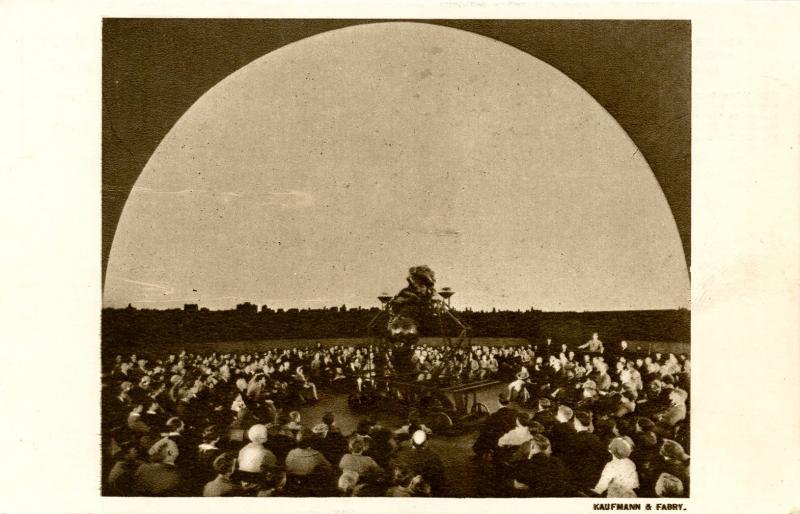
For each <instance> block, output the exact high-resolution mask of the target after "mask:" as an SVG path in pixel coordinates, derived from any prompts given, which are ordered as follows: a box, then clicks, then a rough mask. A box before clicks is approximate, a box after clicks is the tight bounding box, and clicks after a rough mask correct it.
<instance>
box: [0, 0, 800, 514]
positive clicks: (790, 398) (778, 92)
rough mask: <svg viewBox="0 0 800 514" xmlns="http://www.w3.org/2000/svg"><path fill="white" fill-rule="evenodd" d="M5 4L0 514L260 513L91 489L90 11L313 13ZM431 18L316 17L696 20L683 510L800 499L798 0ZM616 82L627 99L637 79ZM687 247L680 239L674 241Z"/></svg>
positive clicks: (393, 13)
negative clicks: (687, 483) (688, 451)
mask: <svg viewBox="0 0 800 514" xmlns="http://www.w3.org/2000/svg"><path fill="white" fill-rule="evenodd" d="M3 9H8V7H4V8H3ZM10 9H11V10H12V12H13V15H12V16H8V17H4V30H3V33H4V35H3V38H4V39H3V41H4V43H3V46H2V48H3V52H4V54H5V55H4V57H5V59H4V61H5V62H8V63H11V66H12V68H11V70H10V71H11V72H10V73H9V74H8V77H9V79H7V80H6V81H5V84H4V92H5V94H4V95H3V96H4V99H3V101H4V102H8V104H9V107H8V109H4V110H5V111H6V112H9V113H11V114H10V116H8V119H7V121H11V123H6V124H4V134H3V136H4V137H3V141H4V144H8V146H9V151H8V152H4V154H5V156H4V157H6V158H9V157H10V160H9V163H8V164H9V165H8V166H5V167H6V169H8V170H10V172H9V173H8V175H7V176H8V180H7V181H6V182H7V183H4V190H5V191H7V202H6V203H5V205H4V207H5V208H6V209H8V213H7V215H6V216H4V224H5V228H6V233H8V234H10V235H11V238H10V239H11V241H13V244H11V245H9V248H8V249H7V251H6V255H5V256H4V259H6V260H7V266H5V269H6V270H8V271H6V273H7V274H8V275H7V278H6V282H7V283H9V284H12V288H13V289H14V290H15V294H13V295H9V296H8V297H7V300H6V301H5V302H4V308H5V309H7V312H6V313H5V314H7V316H8V319H9V320H10V324H9V325H8V334H9V335H8V343H7V350H6V351H7V359H6V362H5V363H4V364H5V365H6V366H5V367H4V368H7V369H4V370H3V374H2V377H3V378H2V382H1V383H2V386H3V394H4V397H5V398H8V399H9V400H10V404H9V406H8V407H7V412H8V416H6V417H4V418H5V420H6V421H5V422H4V425H5V426H4V431H5V430H6V429H8V430H9V432H8V435H7V437H6V439H7V441H8V442H9V443H10V445H9V455H8V460H7V462H8V463H9V465H8V466H5V467H4V470H3V476H2V479H3V480H2V481H3V483H4V486H3V487H4V490H3V494H2V497H3V500H2V505H0V507H2V510H4V511H9V512H66V511H69V512H72V511H87V512H140V511H142V510H145V509H147V510H150V511H153V512H184V511H185V512H206V511H208V512H219V511H220V510H223V509H236V510H238V511H245V512H248V511H260V510H263V509H264V508H266V507H265V505H266V504H265V503H264V500H258V499H253V500H244V499H236V500H230V499H219V500H215V499H202V500H201V499H196V498H194V499H193V498H185V499H165V500H146V499H122V498H101V497H100V496H99V491H98V485H97V484H98V477H99V469H98V463H99V460H100V459H99V445H98V442H99V438H98V434H97V430H98V428H97V427H98V419H99V401H98V399H99V391H98V380H97V377H98V376H99V368H100V363H99V356H98V352H97V347H98V344H97V343H98V334H99V321H98V319H97V312H99V310H100V306H101V295H100V291H101V272H100V267H101V266H100V263H98V262H97V259H96V257H95V256H97V255H99V254H101V244H100V241H101V235H100V233H101V231H100V205H99V199H100V198H101V192H100V139H101V136H100V134H101V131H100V93H101V80H100V77H101V59H100V33H101V19H102V17H104V16H111V17H137V16H138V17H219V18H221V17H231V16H236V17H251V18H264V17H270V18H273V17H274V18H296V17H299V16H309V13H310V12H311V11H310V10H309V9H310V8H305V9H300V8H298V7H294V8H290V7H287V6H276V5H266V6H257V5H253V4H241V5H235V4H226V6H225V7H224V8H221V7H220V6H219V5H211V4H207V5H205V6H200V7H195V8H193V9H191V10H187V9H185V8H184V7H178V6H167V7H159V8H155V7H153V6H150V5H147V4H137V3H133V2H130V3H125V4H115V5H113V6H112V7H108V6H102V7H101V6H91V5H86V6H84V7H83V8H81V9H77V10H76V9H75V8H74V7H73V6H67V5H51V6H48V8H44V6H41V7H40V6H36V7H30V6H22V5H19V6H11V7H10ZM432 9H433V8H431V7H425V8H422V7H421V6H417V7H413V6H409V7H405V8H383V7H382V8H378V7H365V6H358V8H355V7H353V6H350V7H343V6H340V7H334V6H330V5H325V6H322V5H319V6H314V10H313V16H314V17H315V18H347V17H352V16H359V17H370V18H393V19H394V18H442V19H446V18H483V17H491V18H529V19H544V18H556V19H558V18H577V19H584V18H597V19H624V18H628V19H642V18H652V19H679V20H691V24H692V25H691V26H692V134H691V137H692V166H691V167H692V179H691V186H692V197H691V198H692V200H691V201H692V211H691V240H692V241H691V249H692V252H691V276H692V293H691V310H692V337H691V339H692V345H693V348H692V365H693V368H694V372H695V376H694V379H695V380H694V383H693V384H692V394H693V404H692V411H693V417H692V423H693V426H692V449H693V450H692V463H693V467H694V469H693V471H694V473H693V479H692V497H691V499H688V500H683V501H682V502H681V503H682V504H683V505H684V507H685V509H686V510H687V511H695V512H765V511H775V512H792V510H793V509H796V508H797V507H798V506H799V505H800V499H798V497H797V494H796V485H797V484H796V479H795V478H794V477H796V476H797V474H798V471H800V470H798V444H799V441H800V413H798V412H797V392H798V390H800V388H799V387H798V385H799V384H798V382H797V375H796V373H795V372H794V370H795V369H796V368H797V365H798V364H800V359H799V358H798V356H799V354H798V347H797V336H798V332H797V329H798V312H797V310H798V309H797V305H798V296H797V288H798V278H799V277H798V255H797V250H798V221H799V220H800V215H799V214H798V173H797V169H798V159H797V155H798V151H797V145H798V137H797V134H798V122H797V119H798V118H797V115H796V113H797V112H798V98H797V94H796V93H797V90H798V83H799V82H798V80H799V79H800V77H798V70H797V66H796V63H795V62H794V61H795V60H796V59H795V57H794V56H793V52H792V51H791V49H792V48H796V47H797V46H798V41H797V30H796V28H797V23H798V9H797V5H796V4H784V5H781V4H763V5H749V6H743V5H730V6H680V5H679V6H667V5H654V6H644V5H636V4H627V5H616V6H613V7H610V6H600V5H586V6H577V5H575V6H572V5H570V6H558V7H557V6H520V5H513V6H508V5H506V6H502V5H494V6H489V5H484V4H481V5H476V4H469V5H458V6H455V5H447V4H443V5H441V6H439V7H438V8H437V9H433V10H432ZM629 87H630V88H631V90H635V84H632V85H630V86H629ZM651 165H652V164H651ZM653 166H655V165H653ZM294 200H296V199H294ZM294 200H293V201H294ZM270 201H271V200H270ZM31 204H32V205H33V208H31ZM25 207H27V208H28V209H27V210H25ZM20 211H22V212H20ZM676 217H678V216H677V215H676ZM679 225H680V223H679ZM679 229H680V226H679ZM684 232H685V233H686V234H688V233H689V231H688V230H687V229H685V228H684ZM683 246H684V248H688V244H687V243H686V242H685V241H684V245H683ZM53 286H55V287H53ZM12 391H13V392H12ZM5 398H4V399H5ZM767 406H772V407H770V408H767ZM4 434H5V432H4ZM269 501H270V505H269V507H268V508H275V509H284V510H287V511H290V512H308V511H317V510H323V511H335V512H371V511H374V510H375V509H376V508H379V509H382V510H387V511H392V512H401V511H402V512H410V511H412V510H417V509H429V510H443V511H457V510H472V509H475V510H476V511H478V510H479V509H484V510H485V509H487V508H492V509H498V510H500V509H525V510H531V509H532V510H534V511H537V512H553V511H557V512H588V511H592V504H593V503H595V502H593V501H592V500H583V499H553V500H545V499H527V500H506V501H502V502H500V501H493V500H445V499H430V500H413V503H412V502H408V503H404V502H397V501H391V500H386V499H359V500H358V501H354V500H351V499H324V500H323V499H302V500H297V499H294V500H291V499H271V500H269ZM638 503H640V504H641V505H642V506H643V507H644V506H645V505H648V504H651V503H653V502H651V501H649V500H641V501H639V502H638Z"/></svg>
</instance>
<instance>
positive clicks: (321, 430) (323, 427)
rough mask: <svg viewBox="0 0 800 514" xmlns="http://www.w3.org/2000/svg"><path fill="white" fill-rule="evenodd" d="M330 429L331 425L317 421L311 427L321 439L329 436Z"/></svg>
mask: <svg viewBox="0 0 800 514" xmlns="http://www.w3.org/2000/svg"><path fill="white" fill-rule="evenodd" d="M329 430H330V425H327V424H325V423H317V424H316V425H314V427H313V428H312V429H311V432H312V433H313V434H314V435H316V436H317V437H318V438H320V439H325V438H326V437H327V436H328V431H329Z"/></svg>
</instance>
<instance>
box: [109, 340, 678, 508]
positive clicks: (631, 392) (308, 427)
mask: <svg viewBox="0 0 800 514" xmlns="http://www.w3.org/2000/svg"><path fill="white" fill-rule="evenodd" d="M399 353H401V352H400V351H399V350H398V349H397V348H394V349H393V348H392V347H391V346H389V345H377V346H370V345H367V346H344V345H339V346H330V347H323V346H321V345H317V346H316V347H312V348H292V349H282V350H277V349H274V350H270V351H266V352H249V353H238V354H234V353H222V352H217V353H211V354H199V353H190V352H187V351H183V352H180V353H177V354H172V355H168V356H164V358H161V359H152V360H151V359H148V358H144V357H141V356H137V355H130V356H127V357H123V356H122V355H118V356H117V357H116V358H115V359H114V361H113V363H111V365H110V366H108V369H106V370H104V371H105V372H104V375H103V416H102V422H103V427H102V435H103V457H104V458H103V464H104V475H103V490H104V494H107V495H119V496H200V495H202V496H447V495H450V493H449V488H448V482H452V481H458V480H461V479H462V478H461V475H462V473H461V471H462V470H460V469H452V465H451V468H447V467H445V465H444V463H443V460H442V458H441V457H440V456H439V455H438V454H437V453H436V452H435V451H434V450H433V449H431V447H430V444H429V443H430V441H429V440H430V438H432V437H433V438H435V437H444V435H443V434H438V433H437V432H435V431H433V430H431V428H429V427H427V426H425V425H424V424H423V421H424V419H425V415H426V413H427V411H428V410H429V409H432V408H435V407H432V406H431V405H421V404H420V403H421V402H419V398H412V397H410V396H409V395H408V393H403V392H401V391H399V390H397V389H393V388H392V387H391V386H390V383H391V382H390V381H387V380H384V378H387V377H389V378H394V379H402V380H404V381H406V382H412V383H420V384H425V385H434V386H447V385H453V384H456V383H469V382H474V381H477V380H486V379H492V380H495V381H499V382H502V383H507V384H508V385H507V388H505V386H504V388H505V389H506V390H505V391H504V392H503V393H502V394H501V395H500V397H499V404H500V405H499V409H497V410H494V412H491V411H492V410H493V409H491V408H489V407H495V406H485V408H484V409H483V412H484V413H485V412H486V411H490V412H491V413H490V414H484V415H483V418H482V419H481V420H480V424H479V425H477V431H475V432H473V433H472V434H471V435H469V436H468V437H469V438H470V441H469V444H472V450H473V452H474V457H473V459H472V460H471V461H469V460H467V461H465V462H463V466H464V467H467V466H471V467H472V469H473V475H474V476H477V477H478V480H477V484H476V487H475V496H531V497H538V496H607V497H633V496H642V497H654V496H663V497H682V496H687V495H688V492H689V455H688V454H687V452H688V451H689V431H688V427H689V402H688V400H689V395H688V391H689V390H690V388H689V377H690V361H689V360H688V358H687V357H686V356H684V355H677V356H676V355H673V354H660V353H655V354H640V353H635V352H632V351H631V350H629V349H628V347H627V345H626V343H625V342H622V343H620V344H619V345H615V346H612V347H608V348H604V347H603V345H602V343H600V342H599V339H598V338H597V336H596V335H595V336H593V339H592V341H590V342H589V343H587V344H586V345H581V346H578V347H575V348H574V349H570V348H569V347H567V345H556V344H554V343H553V342H552V341H550V340H548V341H547V342H546V343H542V344H539V345H523V346H477V345H467V346H465V347H463V348H453V347H452V346H447V345H444V346H436V347H434V346H426V345H416V346H413V347H409V348H406V349H405V350H403V351H402V359H403V360H404V361H405V362H403V363H402V365H399V364H398V358H399V356H398V354H399ZM399 369H402V373H401V372H400V371H398V370H399ZM408 370H410V371H408ZM322 394H325V395H329V394H347V395H348V396H349V405H350V408H351V409H352V410H353V411H354V412H360V413H363V414H364V419H362V420H361V421H359V422H358V424H357V426H356V428H355V430H353V431H352V433H348V434H345V433H343V432H342V430H340V428H339V426H338V425H337V422H336V419H337V414H338V415H340V416H341V415H343V413H334V412H327V413H325V414H324V415H322V416H321V417H320V419H311V420H307V419H303V417H302V416H301V414H300V412H299V411H300V410H302V406H303V405H306V404H309V403H314V402H317V401H318V400H319V397H320V395H322ZM383 400H391V401H383ZM396 402H400V404H402V405H404V407H406V409H407V410H406V412H408V416H407V420H406V422H405V423H399V424H398V425H399V426H384V425H382V424H380V423H377V422H376V421H375V419H376V416H375V411H376V409H377V408H378V406H380V405H382V406H387V405H394V404H395V403H396ZM359 408H360V409H361V410H359ZM450 414H453V415H454V413H452V412H450ZM473 415H474V413H473ZM454 422H456V423H458V422H459V420H458V418H455V419H454Z"/></svg>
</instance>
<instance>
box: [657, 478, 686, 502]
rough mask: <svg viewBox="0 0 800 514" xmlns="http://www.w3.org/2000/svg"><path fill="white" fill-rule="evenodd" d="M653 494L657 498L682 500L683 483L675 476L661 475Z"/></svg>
mask: <svg viewBox="0 0 800 514" xmlns="http://www.w3.org/2000/svg"><path fill="white" fill-rule="evenodd" d="M655 493H656V496H658V497H659V498H682V497H683V482H681V480H680V478H678V477H676V476H675V475H670V474H669V473H661V475H660V476H659V477H658V480H657V481H656V486H655Z"/></svg>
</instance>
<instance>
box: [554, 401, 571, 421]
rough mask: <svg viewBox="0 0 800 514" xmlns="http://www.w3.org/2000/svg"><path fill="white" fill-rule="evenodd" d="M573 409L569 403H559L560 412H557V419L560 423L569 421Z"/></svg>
mask: <svg viewBox="0 0 800 514" xmlns="http://www.w3.org/2000/svg"><path fill="white" fill-rule="evenodd" d="M572 415H573V412H572V409H570V408H569V406H567V405H559V407H558V413H557V414H556V419H557V420H558V421H559V422H560V423H567V422H569V421H570V420H571V419H572Z"/></svg>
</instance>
